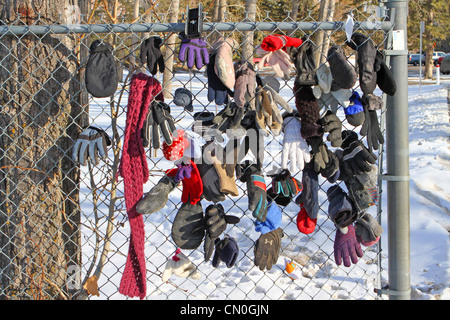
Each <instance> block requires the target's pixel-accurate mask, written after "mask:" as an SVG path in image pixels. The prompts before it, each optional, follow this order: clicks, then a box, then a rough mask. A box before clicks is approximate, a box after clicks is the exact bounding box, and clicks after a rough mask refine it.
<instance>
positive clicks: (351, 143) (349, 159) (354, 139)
mask: <svg viewBox="0 0 450 320" xmlns="http://www.w3.org/2000/svg"><path fill="white" fill-rule="evenodd" d="M342 148H343V157H342V166H343V169H344V170H345V171H346V172H347V174H352V175H358V174H363V173H364V172H369V171H371V170H372V166H371V165H372V164H375V162H376V160H377V156H376V155H374V154H373V153H372V152H370V151H369V150H368V149H367V148H366V147H365V146H364V145H363V144H362V142H361V141H359V140H358V134H357V133H356V132H353V131H349V130H344V131H342Z"/></svg>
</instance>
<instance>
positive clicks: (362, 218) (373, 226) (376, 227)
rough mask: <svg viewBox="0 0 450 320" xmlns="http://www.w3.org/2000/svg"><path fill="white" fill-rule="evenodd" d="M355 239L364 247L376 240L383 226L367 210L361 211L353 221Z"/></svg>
mask: <svg viewBox="0 0 450 320" xmlns="http://www.w3.org/2000/svg"><path fill="white" fill-rule="evenodd" d="M355 233H356V239H357V240H358V242H359V243H361V244H362V245H363V246H365V247H370V246H372V245H374V244H375V243H377V242H378V240H379V239H380V236H381V234H382V233H383V228H382V227H381V226H380V224H379V223H378V221H377V220H376V219H375V218H374V217H372V216H371V215H370V214H369V213H367V212H361V213H360V214H359V215H358V218H357V219H356V222H355Z"/></svg>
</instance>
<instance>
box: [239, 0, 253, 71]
mask: <svg viewBox="0 0 450 320" xmlns="http://www.w3.org/2000/svg"><path fill="white" fill-rule="evenodd" d="M245 11H246V13H247V19H245V20H244V21H248V22H250V21H251V22H254V21H255V18H256V0H246V1H245ZM253 39H254V33H253V31H245V32H244V39H243V41H242V58H241V59H242V60H244V61H247V62H250V63H251V64H252V65H253V51H254V50H255V47H254V45H253Z"/></svg>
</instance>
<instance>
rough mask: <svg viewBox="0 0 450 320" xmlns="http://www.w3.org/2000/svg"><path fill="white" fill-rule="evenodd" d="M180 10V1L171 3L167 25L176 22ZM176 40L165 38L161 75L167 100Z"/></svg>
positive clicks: (169, 95) (169, 97)
mask: <svg viewBox="0 0 450 320" xmlns="http://www.w3.org/2000/svg"><path fill="white" fill-rule="evenodd" d="M179 10H180V1H179V0H173V1H172V2H171V5H170V8H169V14H168V19H169V23H176V22H178V13H179ZM176 39H177V35H176V34H174V33H172V34H170V35H169V37H167V39H166V43H165V46H164V52H163V55H164V61H165V68H164V73H163V92H164V93H163V94H164V97H165V98H167V99H172V92H171V88H172V79H173V61H174V55H175V42H176Z"/></svg>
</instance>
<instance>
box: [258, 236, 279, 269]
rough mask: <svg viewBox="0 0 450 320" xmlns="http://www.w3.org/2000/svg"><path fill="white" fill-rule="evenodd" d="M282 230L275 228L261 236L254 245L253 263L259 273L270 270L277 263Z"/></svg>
mask: <svg viewBox="0 0 450 320" xmlns="http://www.w3.org/2000/svg"><path fill="white" fill-rule="evenodd" d="M282 236H283V230H282V229H281V228H277V229H275V230H273V231H270V232H268V233H264V234H261V235H260V236H259V238H258V240H257V241H256V243H255V246H254V248H253V251H254V262H255V266H257V267H259V269H260V270H261V271H264V269H267V270H270V269H272V266H273V265H274V264H276V263H277V260H278V257H279V255H280V251H281V237H282Z"/></svg>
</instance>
